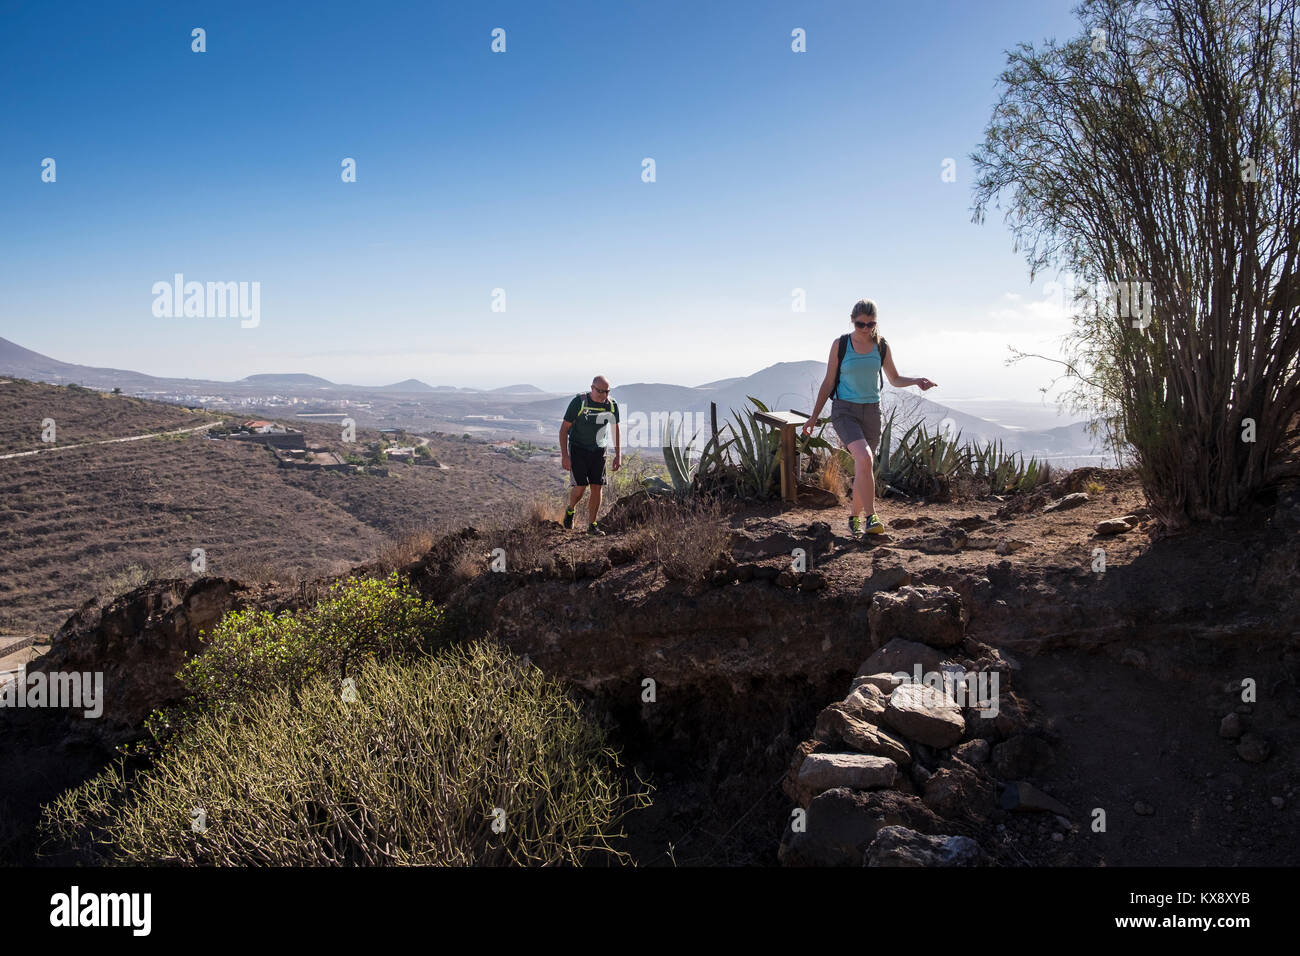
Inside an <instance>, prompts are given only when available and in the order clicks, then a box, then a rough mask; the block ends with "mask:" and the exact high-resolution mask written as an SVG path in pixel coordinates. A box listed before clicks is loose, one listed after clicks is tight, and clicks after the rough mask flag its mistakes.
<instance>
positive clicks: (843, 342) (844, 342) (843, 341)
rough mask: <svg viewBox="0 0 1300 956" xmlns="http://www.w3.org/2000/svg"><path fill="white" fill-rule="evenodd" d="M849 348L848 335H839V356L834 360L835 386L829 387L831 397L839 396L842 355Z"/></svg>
mask: <svg viewBox="0 0 1300 956" xmlns="http://www.w3.org/2000/svg"><path fill="white" fill-rule="evenodd" d="M848 350H849V337H848V336H847V335H841V336H840V344H839V358H838V359H836V361H835V387H834V388H833V389H831V398H839V391H840V366H842V365H843V364H844V355H845V353H847V352H848Z"/></svg>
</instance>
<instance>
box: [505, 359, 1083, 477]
mask: <svg viewBox="0 0 1300 956" xmlns="http://www.w3.org/2000/svg"><path fill="white" fill-rule="evenodd" d="M825 374H826V365H825V363H824V362H779V363H777V364H776V365H771V366H768V367H767V368H765V369H763V370H761V371H759V372H755V373H754V374H753V375H749V376H746V377H744V378H727V379H720V380H719V381H716V382H709V383H707V384H705V385H697V386H694V387H690V386H685V385H667V384H660V383H642V382H638V383H634V384H631V385H616V386H615V387H614V391H613V395H614V398H615V399H616V400H617V401H618V403H619V409H620V413H621V417H622V418H623V420H624V421H630V416H632V415H634V414H636V413H637V412H641V413H645V414H647V415H649V414H651V413H653V412H682V413H684V414H688V415H690V416H691V422H690V424H689V425H688V429H690V428H693V427H694V426H695V422H697V421H701V420H705V419H700V418H698V417H697V415H698V414H699V413H705V415H707V413H708V411H709V406H710V403H716V405H717V407H718V420H719V423H722V422H725V421H727V420H728V419H730V418H731V417H732V412H733V411H736V412H739V411H740V410H741V409H748V408H751V407H752V406H751V405H750V402H749V398H750V397H751V396H752V397H754V398H757V399H758V400H759V401H761V402H763V404H765V405H767V406H768V407H769V408H773V409H790V410H794V411H799V412H803V413H805V414H810V413H811V412H812V410H813V405H814V404H816V401H817V392H818V390H819V389H820V388H821V383H822V377H823V376H824V375H825ZM929 394H931V395H935V394H936V392H935V391H931V392H930V393H929ZM568 401H569V398H568V397H564V398H548V399H546V400H544V401H539V402H533V403H530V404H526V405H517V406H515V408H516V410H517V412H518V413H519V414H523V415H527V416H528V417H530V418H537V419H542V420H546V419H551V420H558V419H559V418H560V416H562V415H563V413H564V408H565V406H566V405H567V404H568ZM882 402H883V410H884V412H885V414H886V415H888V414H889V412H890V410H891V409H893V408H897V411H898V420H899V421H902V422H905V423H906V424H908V425H910V424H911V423H913V422H915V421H917V420H922V421H924V422H925V423H926V427H927V428H929V429H931V430H934V429H936V428H938V427H940V423H942V422H943V421H944V420H945V419H951V420H952V422H953V423H954V427H955V428H956V429H957V430H958V431H959V432H960V433H961V436H962V438H963V439H978V440H979V441H981V442H986V441H1000V442H1002V444H1003V447H1004V448H1005V449H1006V450H1008V451H1018V452H1023V453H1024V454H1025V455H1036V456H1038V457H1039V458H1050V459H1068V460H1069V461H1070V462H1074V461H1075V460H1078V461H1079V462H1084V461H1088V462H1089V463H1092V464H1099V463H1101V461H1100V460H1101V459H1102V458H1104V457H1105V456H1104V455H1103V454H1102V451H1101V449H1100V448H1099V447H1098V445H1099V444H1100V443H1099V442H1098V441H1097V440H1095V439H1094V438H1093V437H1092V435H1091V434H1089V430H1088V424H1087V423H1086V422H1074V423H1071V424H1065V425H1060V426H1056V427H1052V428H1042V427H1034V428H1025V427H1015V426H1014V425H1013V426H1008V425H1006V424H1002V422H1001V421H999V422H994V421H990V420H988V419H985V418H981V417H979V416H977V415H973V414H970V413H969V412H965V411H962V410H961V409H960V408H958V407H954V406H952V405H943V404H940V403H939V402H936V401H933V400H932V399H930V398H926V397H924V396H923V395H922V393H921V391H920V389H917V388H907V389H894V388H891V387H889V386H888V385H886V386H885V392H884V395H883V398H882ZM971 404H972V405H976V406H978V407H980V408H982V409H990V410H996V411H997V412H998V417H999V418H1000V419H1001V420H1002V421H1014V419H1015V418H1016V417H1017V415H1021V416H1024V418H1025V419H1027V420H1033V421H1035V422H1042V421H1044V420H1049V419H1050V415H1049V414H1048V409H1047V408H1045V407H1039V406H1035V405H1032V404H1031V403H1027V402H994V401H991V400H982V401H972V403H971ZM822 415H823V416H826V417H829V415H830V402H829V401H828V402H827V403H826V407H825V408H823V409H822ZM686 437H687V438H689V437H690V436H689V435H687V436H686ZM1093 459H1097V460H1093Z"/></svg>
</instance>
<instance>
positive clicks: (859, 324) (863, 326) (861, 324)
mask: <svg viewBox="0 0 1300 956" xmlns="http://www.w3.org/2000/svg"><path fill="white" fill-rule="evenodd" d="M853 324H854V325H856V326H857V327H858V328H860V329H870V328H874V327H875V325H876V323H875V322H854V323H853Z"/></svg>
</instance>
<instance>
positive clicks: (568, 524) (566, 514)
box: [564, 508, 573, 528]
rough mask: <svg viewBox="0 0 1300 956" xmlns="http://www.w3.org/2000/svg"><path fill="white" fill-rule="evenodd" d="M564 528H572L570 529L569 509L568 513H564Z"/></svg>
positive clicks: (570, 516) (571, 515)
mask: <svg viewBox="0 0 1300 956" xmlns="http://www.w3.org/2000/svg"><path fill="white" fill-rule="evenodd" d="M564 526H565V527H566V528H572V527H573V509H572V508H570V509H569V510H568V511H566V512H564Z"/></svg>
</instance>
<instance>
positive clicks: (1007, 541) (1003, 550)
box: [993, 538, 1029, 554]
mask: <svg viewBox="0 0 1300 956" xmlns="http://www.w3.org/2000/svg"><path fill="white" fill-rule="evenodd" d="M1027 547H1029V542H1028V541H1021V540H1020V539H1019V538H1004V539H1002V540H1001V541H999V542H998V546H997V547H996V548H994V549H993V550H995V551H996V552H997V553H998V554H1014V553H1015V552H1017V551H1023V550H1024V549H1025V548H1027Z"/></svg>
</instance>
